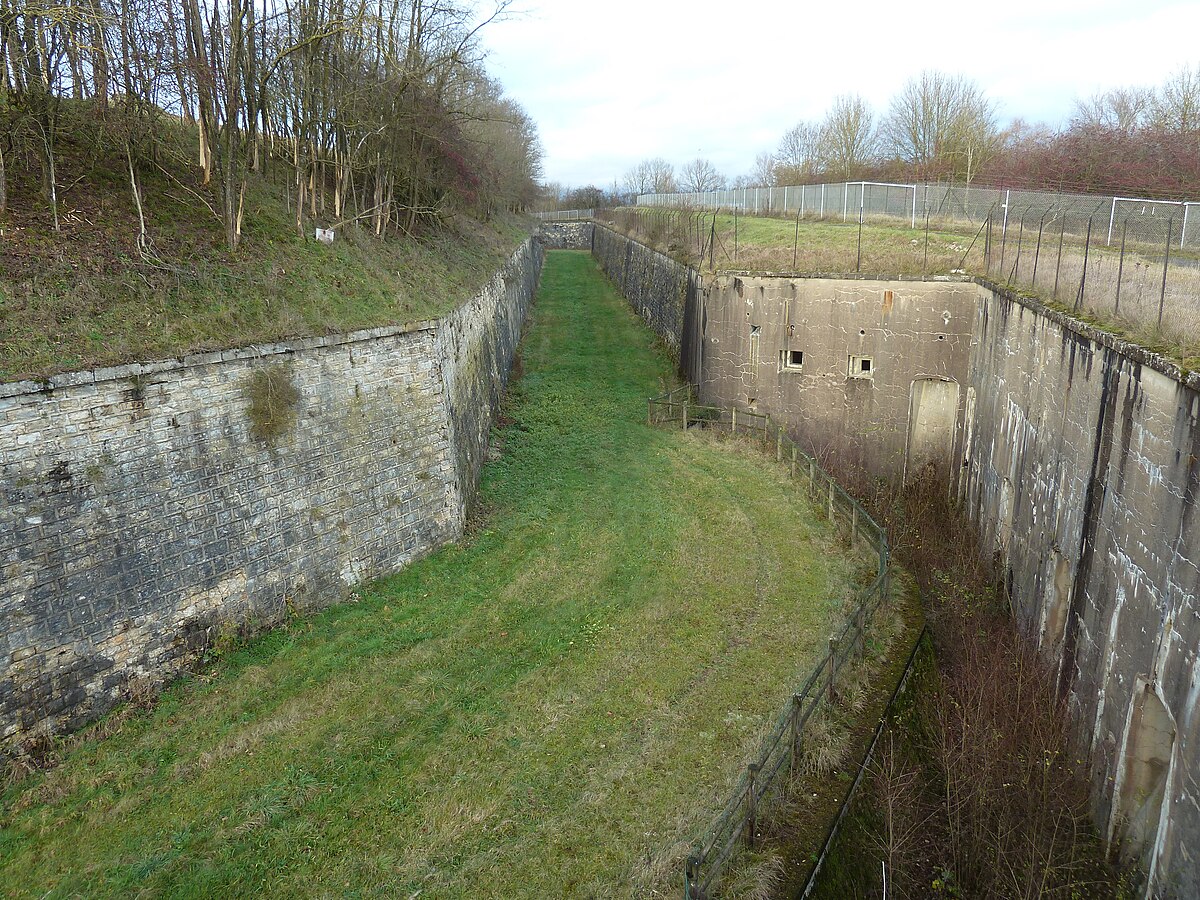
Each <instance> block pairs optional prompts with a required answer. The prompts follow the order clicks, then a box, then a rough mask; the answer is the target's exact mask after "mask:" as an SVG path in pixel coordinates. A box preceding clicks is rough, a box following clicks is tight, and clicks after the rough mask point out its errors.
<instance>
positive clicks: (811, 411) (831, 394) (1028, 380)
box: [596, 227, 1200, 897]
mask: <svg viewBox="0 0 1200 900" xmlns="http://www.w3.org/2000/svg"><path fill="white" fill-rule="evenodd" d="M605 235H608V236H607V237H606V236H605ZM632 243H633V242H631V241H629V240H628V239H626V238H624V237H621V236H619V235H613V234H612V233H611V232H607V230H606V229H601V228H599V227H598V228H597V229H596V248H597V249H596V254H597V257H598V259H599V260H600V263H601V265H602V266H603V267H604V268H605V270H606V271H607V272H609V274H610V277H612V278H613V280H614V282H615V283H616V284H617V285H618V287H620V288H622V289H623V290H626V291H627V296H629V297H630V304H631V306H633V308H634V309H635V310H638V311H642V307H644V306H646V307H650V308H651V310H653V309H655V308H656V307H655V306H654V304H653V301H652V300H650V302H648V300H647V294H648V293H652V292H654V291H658V292H659V293H660V297H659V300H658V302H659V304H662V305H667V306H670V305H672V304H675V303H677V302H678V301H677V298H678V297H679V290H678V285H679V284H680V282H681V277H680V276H674V275H670V274H669V273H671V272H672V271H673V270H672V269H671V267H670V266H667V265H664V264H663V263H662V262H661V261H659V260H656V259H655V258H654V257H657V256H658V254H653V251H649V250H647V249H646V248H641V249H637V248H630V247H629V246H628V245H629V244H632ZM652 254H653V255H652ZM631 270H632V271H634V272H635V273H637V272H650V273H651V274H652V277H649V278H646V277H644V276H635V277H633V278H630V277H629V272H630V271H631ZM689 277H691V278H692V279H693V281H698V279H699V276H698V275H697V274H696V273H691V274H690V276H689ZM629 291H632V294H630V293H629ZM889 291H890V292H891V293H890V296H889V294H888V292H889ZM685 300H686V302H687V303H694V304H695V307H696V309H695V311H694V317H695V319H696V321H698V322H699V331H700V335H701V342H700V345H699V347H700V349H699V351H698V355H699V358H700V366H699V368H700V370H701V373H702V374H701V377H700V378H693V379H692V380H693V381H694V382H698V383H699V385H700V395H701V396H700V399H701V400H702V401H708V402H713V403H721V404H732V405H735V406H740V407H743V408H746V407H754V408H755V409H757V410H758V411H762V412H770V413H771V414H772V415H774V416H776V417H779V418H782V419H783V420H785V421H787V422H789V423H790V424H791V425H792V426H793V429H794V430H795V431H796V432H797V433H798V434H799V436H800V437H801V438H802V439H804V440H806V441H808V442H809V443H810V444H812V445H813V446H814V447H815V448H816V449H817V450H818V451H824V452H825V453H827V454H829V455H837V456H838V457H839V462H840V463H842V464H845V463H846V462H851V463H853V462H858V463H860V464H862V465H864V466H865V467H866V468H867V469H869V470H871V471H874V472H877V473H879V474H884V475H887V474H891V475H894V476H899V475H901V474H902V473H903V472H904V470H905V468H907V469H908V470H909V472H910V473H911V471H912V469H913V468H914V467H917V466H920V465H922V464H924V463H926V462H928V461H931V460H932V461H934V462H935V464H936V465H938V466H939V467H941V466H945V469H944V471H945V473H946V477H947V479H948V480H949V483H950V484H951V485H952V486H954V487H956V488H957V490H958V491H959V493H960V494H961V496H962V497H963V500H964V502H965V503H966V505H967V508H968V510H969V512H970V515H971V517H972V519H973V520H974V521H975V522H976V523H977V524H978V525H979V527H980V529H981V532H982V537H983V542H984V545H985V546H984V550H985V552H987V553H989V555H990V554H991V553H992V551H993V550H994V551H996V552H997V553H998V554H999V558H1000V559H1001V561H1002V564H1003V567H1004V572H1005V577H1006V580H1007V582H1008V585H1009V588H1010V591H1011V595H1012V600H1013V604H1014V607H1015V609H1016V612H1017V617H1018V620H1019V625H1020V626H1021V628H1022V629H1023V630H1024V631H1025V633H1026V634H1028V635H1030V636H1031V637H1033V638H1035V639H1037V640H1038V641H1039V642H1040V644H1041V645H1042V647H1043V648H1044V649H1045V652H1046V654H1047V657H1048V658H1049V659H1050V660H1052V661H1054V662H1055V664H1056V665H1058V667H1059V671H1060V686H1061V689H1062V691H1063V692H1064V696H1067V697H1068V698H1069V701H1070V705H1071V709H1072V712H1073V714H1074V718H1075V721H1076V723H1077V725H1078V727H1079V733H1080V735H1081V738H1082V741H1083V745H1084V746H1083V747H1082V748H1081V752H1084V753H1086V754H1087V755H1088V759H1089V760H1090V762H1091V766H1092V772H1093V778H1094V792H1095V797H1094V800H1095V808H1096V811H1097V821H1098V823H1099V825H1100V828H1101V831H1102V833H1103V834H1104V835H1105V836H1106V837H1107V838H1109V839H1111V840H1112V841H1114V842H1115V843H1120V842H1122V841H1124V842H1125V843H1126V844H1127V851H1126V853H1127V858H1130V859H1134V860H1137V861H1139V862H1140V863H1141V864H1142V865H1143V866H1144V867H1145V869H1146V870H1147V871H1148V872H1150V873H1151V881H1150V884H1149V886H1148V893H1150V894H1152V895H1155V896H1172V897H1194V896H1200V849H1198V848H1200V788H1198V787H1197V785H1200V715H1198V710H1197V706H1198V701H1200V663H1198V662H1197V655H1198V650H1197V648H1198V647H1200V601H1198V597H1200V530H1198V529H1197V524H1196V502H1197V498H1198V494H1200V375H1197V374H1191V375H1188V376H1186V377H1184V376H1183V375H1182V374H1181V373H1180V372H1179V371H1178V369H1176V368H1175V367H1174V366H1172V365H1171V364H1170V363H1169V362H1167V361H1165V360H1163V359H1162V358H1160V357H1158V356H1156V355H1154V354H1152V353H1149V352H1147V351H1145V350H1143V349H1141V348H1139V347H1136V346H1133V345H1130V344H1127V343H1124V342H1121V341H1118V340H1116V339H1114V338H1113V337H1111V336H1110V335H1105V334H1103V333H1100V332H1097V331H1095V330H1094V329H1091V328H1089V327H1088V326H1086V325H1084V324H1082V323H1078V322H1074V321H1071V320H1069V319H1068V318H1066V317H1065V316H1063V315H1062V314H1060V313H1057V312H1055V311H1053V310H1049V309H1046V308H1044V307H1042V306H1040V305H1039V304H1038V303H1036V302H1035V301H1032V300H1029V299H1027V298H1018V297H1015V296H1012V295H1009V294H1007V293H1005V292H1003V291H1000V290H998V289H995V288H993V287H992V286H990V285H985V284H977V283H973V282H969V281H958V282H953V281H931V282H912V281H904V280H892V279H888V280H878V281H875V280H870V279H818V278H812V279H807V278H796V277H792V276H773V275H762V274H759V275H753V274H748V273H737V272H733V273H730V272H725V273H718V274H716V275H715V276H710V277H709V278H708V279H707V281H706V282H699V289H698V291H697V292H696V293H695V294H694V296H693V297H689V298H685ZM685 311H686V310H685ZM650 318H652V319H653V318H654V315H653V313H652V314H651V316H650ZM659 327H661V328H664V329H667V330H670V329H675V332H674V333H675V334H676V335H678V337H677V339H676V342H677V343H683V344H684V345H685V346H686V343H687V342H686V341H684V340H683V330H682V317H680V318H677V319H671V318H669V317H667V316H664V317H663V318H662V319H661V321H660V325H659ZM668 342H670V341H669V336H668ZM793 350H798V351H800V352H802V353H803V361H802V364H801V366H800V367H799V368H794V367H792V366H791V365H789V364H790V363H792V362H793V360H792V359H791V357H790V354H791V352H792V351H793ZM781 353H783V354H784V356H783V357H781V356H780V354H781ZM862 357H867V358H869V359H871V360H872V377H871V378H869V379H866V378H861V377H855V375H862V374H863V373H862V372H861V370H860V371H858V372H857V373H854V374H852V369H851V365H852V363H853V361H854V358H857V359H859V360H861V358H862ZM947 448H949V449H947Z"/></svg>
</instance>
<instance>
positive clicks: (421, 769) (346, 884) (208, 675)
mask: <svg viewBox="0 0 1200 900" xmlns="http://www.w3.org/2000/svg"><path fill="white" fill-rule="evenodd" d="M524 354H525V355H524V365H525V374H524V376H523V378H522V379H521V380H520V381H519V382H517V383H516V384H515V386H514V389H513V392H512V396H511V397H510V398H509V402H508V406H507V409H506V415H507V420H506V421H507V424H506V425H505V427H503V428H502V429H501V430H500V431H499V432H498V439H499V441H500V443H501V445H502V447H503V453H502V455H501V456H500V457H499V458H498V459H497V460H496V461H495V462H492V463H490V464H489V465H488V466H487V467H486V469H485V473H484V482H483V486H482V497H483V503H484V508H485V510H486V511H487V514H486V516H484V518H483V520H482V521H481V523H480V524H479V525H478V526H477V527H476V529H475V530H474V531H473V533H472V535H471V536H470V538H469V539H468V540H466V541H465V542H464V543H463V544H462V545H460V546H455V547H450V548H446V549H444V550H442V551H440V552H439V553H437V554H435V555H434V556H432V557H430V558H428V559H426V560H425V561H423V562H421V563H419V564H416V565H414V566H412V567H411V568H409V569H408V570H406V571H405V572H403V573H401V574H400V575H398V576H396V577H393V578H390V579H385V580H383V581H380V582H378V583H376V584H373V585H369V586H366V587H364V588H363V589H362V590H361V591H360V592H359V595H358V597H357V602H354V603H350V604H346V605H343V606H340V607H337V608H334V609H331V610H329V611H327V612H325V613H324V614H321V615H319V616H316V617H313V618H311V619H303V620H296V621H294V622H292V623H290V624H289V625H288V626H287V627H285V628H281V629H279V630H276V631H274V632H272V633H270V634H268V635H266V636H264V637H262V638H260V639H258V640H255V641H253V642H251V643H249V644H247V645H246V646H244V647H242V648H240V649H237V650H235V651H232V652H228V653H225V654H223V655H221V656H220V657H219V658H217V659H215V660H214V661H213V663H212V665H211V666H210V667H209V668H208V669H207V670H206V671H205V672H204V673H203V674H202V675H200V676H197V677H193V678H189V679H186V680H184V681H182V682H180V683H178V684H176V685H175V686H174V687H173V688H172V689H170V690H169V691H168V692H167V694H166V695H165V696H164V697H163V699H162V701H161V702H160V703H159V705H158V706H157V708H155V709H154V710H153V711H149V712H144V713H132V714H126V718H125V720H124V721H120V716H121V714H120V713H118V714H117V715H118V717H119V718H118V722H119V724H118V725H113V726H110V727H107V728H104V730H105V731H112V732H113V733H112V734H110V735H108V736H107V737H103V738H98V737H97V738H92V739H87V738H85V739H83V740H81V741H76V742H73V743H77V744H78V746H76V747H75V748H74V749H71V750H69V751H67V752H66V753H65V755H64V760H63V762H62V764H61V765H59V766H58V767H57V768H55V769H53V770H51V771H49V772H47V773H44V774H36V775H30V776H27V777H25V778H24V779H22V780H20V781H18V782H16V783H13V784H10V785H9V786H8V788H7V789H6V790H5V792H4V794H3V818H2V820H0V826H2V828H0V883H3V884H4V886H5V891H6V892H7V893H9V894H10V895H13V896H31V897H65V896H73V895H80V894H85V895H88V896H114V895H128V894H130V893H135V892H144V893H146V894H156V895H158V894H162V895H171V896H195V897H200V896H233V895H244V894H255V893H266V892H270V893H273V894H279V895H309V896H331V895H345V896H416V895H417V894H418V893H422V892H423V895H424V896H437V897H445V896H471V897H480V896H496V897H516V896H559V895H562V894H564V893H565V894H572V895H581V896H586V895H606V896H612V895H616V896H629V895H636V896H665V895H674V894H675V893H676V892H677V891H678V877H679V874H678V873H679V871H680V868H679V867H680V863H681V860H682V857H683V855H684V854H685V853H686V851H687V848H688V846H689V843H690V841H691V840H692V839H693V838H694V837H695V835H696V834H697V833H698V831H699V830H700V829H701V828H702V827H703V826H704V825H706V824H707V823H708V822H709V821H710V819H711V817H712V816H713V815H714V814H715V812H716V811H717V809H719V808H720V806H721V805H722V804H723V803H724V801H725V799H726V797H727V796H728V792H729V790H730V788H731V785H732V783H733V781H734V779H735V777H736V775H737V774H738V772H739V769H740V767H741V766H742V765H744V763H745V761H746V759H748V758H749V757H750V756H751V754H752V752H753V750H754V749H756V748H757V743H758V741H759V740H760V738H761V735H762V732H763V729H764V728H765V727H766V725H767V723H768V722H769V721H770V720H773V717H774V716H775V714H776V713H777V711H778V710H779V709H780V708H781V707H782V705H783V703H784V701H785V700H786V698H787V697H788V696H789V693H790V691H791V690H792V689H793V687H794V685H795V684H796V683H797V682H798V681H799V680H800V678H801V677H802V675H803V674H804V673H806V672H807V671H808V670H809V668H810V666H811V664H812V662H813V660H814V659H815V658H816V657H817V656H819V655H820V653H821V652H822V651H823V650H824V644H825V638H826V636H827V634H828V633H829V631H830V630H831V621H832V620H833V619H834V618H835V617H836V615H837V613H838V610H839V608H840V607H841V605H842V604H843V603H845V602H846V601H847V600H848V598H849V597H850V596H851V594H852V591H853V590H854V583H855V581H856V580H857V579H859V578H860V577H861V576H863V575H864V574H865V575H868V576H869V575H870V574H871V573H873V568H872V566H871V562H870V561H869V560H863V561H861V562H860V561H857V560H852V559H849V558H847V555H846V550H845V549H844V546H843V545H842V544H841V542H840V540H839V539H838V538H837V537H836V536H835V535H834V533H833V532H831V531H830V530H829V528H828V526H827V525H826V524H825V523H824V521H823V520H821V519H820V518H818V517H817V516H816V515H814V513H813V511H812V510H811V508H810V507H809V505H808V503H807V501H805V500H804V499H803V498H802V496H800V492H799V491H798V490H797V489H796V487H795V486H794V485H793V483H791V482H790V481H789V479H788V478H787V473H786V471H785V470H781V469H778V468H776V467H775V465H774V463H773V462H771V461H768V460H766V459H765V458H764V457H763V456H761V455H759V454H758V453H757V452H756V451H754V450H751V449H749V448H747V447H745V446H743V445H740V444H737V443H730V442H720V441H717V440H715V439H713V438H711V437H708V436H706V435H703V434H697V433H695V432H691V433H686V434H685V433H682V432H675V431H663V430H658V429H651V428H648V427H647V426H646V425H645V423H644V416H645V408H646V407H645V398H646V397H647V396H648V395H650V394H652V393H655V392H658V391H659V390H661V389H662V388H663V387H664V386H666V385H668V384H669V383H670V365H669V363H668V361H667V360H666V359H665V357H664V356H663V354H662V353H661V352H660V351H659V350H658V349H657V347H656V346H655V344H654V341H653V338H652V336H651V335H650V334H649V333H648V332H647V331H646V330H645V328H644V327H643V326H642V325H641V323H640V322H639V321H638V320H637V319H636V318H635V317H634V316H632V315H631V314H630V313H629V312H628V311H627V310H626V309H625V308H624V306H623V305H622V302H621V301H620V299H619V298H618V297H617V296H616V294H615V293H614V292H613V291H612V289H611V288H610V287H609V286H608V285H607V284H606V283H605V282H604V281H603V279H602V277H601V276H600V275H599V273H598V272H597V270H596V268H595V266H594V263H593V262H592V261H591V260H590V259H589V258H588V257H587V256H585V255H583V254H576V253H567V252H563V253H556V254H551V255H550V257H549V259H548V263H547V267H546V271H545V276H544V281H543V286H542V289H541V292H540V294H539V297H538V303H537V307H536V310H535V316H534V322H533V325H532V329H531V331H530V333H529V335H528V337H527V340H526V343H525V350H524Z"/></svg>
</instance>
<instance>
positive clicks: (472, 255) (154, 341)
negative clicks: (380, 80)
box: [0, 103, 531, 381]
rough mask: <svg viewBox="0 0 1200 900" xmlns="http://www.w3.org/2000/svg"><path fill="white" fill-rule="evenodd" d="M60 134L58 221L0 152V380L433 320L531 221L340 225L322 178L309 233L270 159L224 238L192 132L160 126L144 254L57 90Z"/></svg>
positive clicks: (117, 187)
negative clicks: (330, 238)
mask: <svg viewBox="0 0 1200 900" xmlns="http://www.w3.org/2000/svg"><path fill="white" fill-rule="evenodd" d="M63 115H64V116H66V117H67V118H68V120H69V127H65V128H64V129H63V131H62V137H61V139H60V144H59V146H58V153H59V159H58V173H59V177H58V181H59V182H60V185H59V204H60V205H59V228H60V230H59V231H55V230H54V223H53V216H52V211H51V207H50V205H49V204H48V202H47V201H46V200H45V198H44V197H43V194H42V191H41V188H40V174H39V172H38V171H37V169H36V167H35V168H26V167H24V166H23V165H20V164H19V163H18V161H14V159H13V158H12V157H11V156H10V158H9V171H8V177H9V208H8V214H7V215H6V216H3V217H0V381H11V380H15V379H18V378H42V377H45V376H48V375H52V374H54V373H56V372H63V371H70V370H75V369H84V368H91V367H94V366H101V365H115V364H119V363H125V362H129V361H131V360H146V359H158V358H162V357H168V356H175V355H179V354H182V353H187V352H191V351H197V350H210V349H219V348H224V347H233V346H244V345H246V344H250V343H257V342H264V341H274V340H280V339H283V338H289V337H300V336H310V335H315V334H327V333H332V332H338V331H350V330H353V329H356V328H368V327H374V326H378V325H386V324H395V323H403V322H410V321H415V320H420V319H424V318H430V317H433V316H436V315H440V314H441V313H444V312H446V311H447V310H449V309H451V308H452V307H453V306H455V305H457V304H458V303H461V302H462V301H463V300H465V299H466V298H467V297H469V296H470V295H471V294H472V293H473V292H474V291H475V290H477V289H478V288H479V287H480V286H481V285H482V284H484V283H485V282H486V281H487V280H488V279H489V278H491V276H492V275H493V274H494V273H495V271H496V269H497V268H498V267H499V266H500V264H501V263H502V262H503V261H504V260H505V259H506V258H507V257H508V256H509V255H510V254H511V253H512V252H513V250H514V249H515V248H516V247H517V245H518V244H519V243H520V242H521V241H522V240H523V239H524V238H525V237H526V236H527V235H528V233H529V231H530V227H531V224H530V223H529V222H527V221H525V220H523V219H521V218H519V217H515V216H500V217H496V218H493V219H492V220H491V221H490V222H487V223H482V222H478V221H476V220H473V219H470V218H468V217H465V216H454V217H451V218H449V219H448V220H447V221H446V222H445V223H444V224H443V226H442V227H439V228H426V229H424V230H422V231H421V232H420V233H417V234H414V235H411V236H404V237H398V236H396V235H395V234H394V233H393V234H392V235H390V236H389V237H387V238H385V239H383V240H380V239H378V238H376V237H375V236H374V234H373V232H372V230H371V223H370V222H369V221H364V222H362V223H361V229H356V228H355V227H353V226H341V225H339V226H338V228H337V229H336V230H337V239H336V240H335V242H334V244H333V245H332V246H325V245H323V244H320V243H317V242H316V241H314V240H313V237H312V227H313V225H314V224H320V225H322V226H332V225H334V224H336V223H334V221H333V218H334V217H333V207H332V192H331V191H329V192H326V194H325V195H324V198H325V202H324V203H323V204H322V206H323V208H321V209H318V214H317V216H316V219H315V221H314V220H313V219H312V218H310V217H309V216H308V215H307V214H306V217H305V221H306V229H305V230H306V236H305V237H300V236H299V235H298V233H297V231H296V223H295V213H294V211H293V210H292V209H291V208H290V207H289V200H290V199H292V198H294V195H295V190H294V188H293V187H292V186H291V185H290V184H288V178H289V177H290V175H289V172H287V171H285V170H284V168H283V167H282V166H270V165H268V167H267V171H266V175H265V176H261V177H260V176H254V177H252V179H251V181H250V187H249V190H248V193H247V198H246V213H245V221H244V225H243V237H242V243H241V246H240V247H239V249H238V250H237V251H236V252H234V253H230V252H229V251H228V250H227V249H226V248H225V244H224V237H223V232H222V228H221V224H220V222H219V220H218V219H217V217H216V215H215V213H214V212H213V210H214V209H215V208H216V207H217V193H216V185H215V184H210V185H208V186H205V185H202V184H201V183H200V179H199V177H198V173H197V169H196V166H195V164H194V162H195V155H196V149H195V146H194V141H195V138H194V136H193V135H192V134H191V133H190V131H189V130H188V129H184V128H180V127H178V126H177V125H176V126H172V125H165V126H164V133H163V140H162V142H161V146H158V147H157V149H156V158H157V160H158V162H157V164H150V163H147V164H146V165H145V166H144V167H143V168H144V171H143V172H142V173H141V178H142V185H143V193H144V206H145V211H146V217H147V230H148V233H149V236H150V239H151V241H152V247H151V253H150V255H149V256H147V257H143V256H142V255H140V254H139V252H138V250H137V246H136V236H137V232H138V219H137V214H136V208H135V207H134V204H133V200H132V194H131V191H130V188H129V180H128V178H129V176H128V172H127V170H126V168H125V160H124V158H123V156H122V155H121V154H120V153H119V152H118V151H117V150H116V149H114V148H113V147H112V146H111V145H112V139H111V138H109V137H106V136H105V134H104V133H103V131H102V130H101V125H99V124H98V123H97V122H96V120H95V118H94V117H92V116H88V115H84V114H82V112H81V110H80V109H79V108H77V107H75V106H74V105H73V104H70V103H64V104H63Z"/></svg>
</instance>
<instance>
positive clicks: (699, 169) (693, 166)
mask: <svg viewBox="0 0 1200 900" xmlns="http://www.w3.org/2000/svg"><path fill="white" fill-rule="evenodd" d="M724 187H725V176H724V175H722V174H721V173H720V172H719V171H717V167H716V166H714V165H713V164H712V163H711V162H709V161H708V160H707V159H699V158H697V159H693V160H692V161H691V162H690V163H688V164H687V165H685V166H684V167H683V168H682V169H680V170H679V189H680V190H682V191H687V192H689V193H690V192H693V191H695V192H701V191H719V190H722V189H723V188H724Z"/></svg>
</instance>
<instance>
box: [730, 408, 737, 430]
mask: <svg viewBox="0 0 1200 900" xmlns="http://www.w3.org/2000/svg"><path fill="white" fill-rule="evenodd" d="M729 414H730V416H732V417H733V418H732V419H731V424H730V426H729V428H730V431H729V433H730V434H737V407H736V406H735V407H733V408H732V409H730V410H729Z"/></svg>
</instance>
